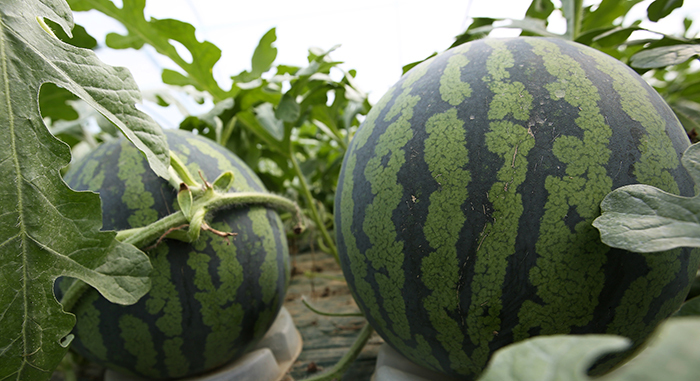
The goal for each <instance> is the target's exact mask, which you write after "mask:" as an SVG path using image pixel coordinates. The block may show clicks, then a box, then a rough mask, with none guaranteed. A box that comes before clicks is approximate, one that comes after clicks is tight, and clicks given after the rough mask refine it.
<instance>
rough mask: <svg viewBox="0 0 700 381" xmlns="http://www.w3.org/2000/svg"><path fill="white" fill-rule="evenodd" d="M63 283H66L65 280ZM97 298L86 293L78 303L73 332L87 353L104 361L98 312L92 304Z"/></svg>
mask: <svg viewBox="0 0 700 381" xmlns="http://www.w3.org/2000/svg"><path fill="white" fill-rule="evenodd" d="M63 283H66V281H65V278H64V281H63ZM98 296H99V294H98V293H97V292H96V291H94V290H93V291H91V292H87V293H86V294H85V296H84V297H83V300H81V301H80V304H79V307H78V308H79V310H78V312H77V313H76V324H75V331H76V336H78V337H79V338H80V341H81V342H82V343H83V346H85V349H87V350H88V352H90V353H92V354H93V355H94V356H95V357H97V358H98V359H100V360H106V359H107V347H105V345H104V340H103V338H102V333H101V332H100V310H98V309H97V308H95V305H94V304H93V303H95V301H96V300H97V299H98Z"/></svg>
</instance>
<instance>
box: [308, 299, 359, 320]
mask: <svg viewBox="0 0 700 381" xmlns="http://www.w3.org/2000/svg"><path fill="white" fill-rule="evenodd" d="M301 302H302V303H304V306H306V308H308V309H310V310H311V311H312V312H313V313H315V314H317V315H321V316H339V317H348V316H353V317H363V316H365V315H364V314H363V313H362V312H345V313H335V312H324V311H321V310H318V309H316V308H315V307H313V306H312V305H311V304H310V303H309V302H308V301H307V300H306V296H302V297H301Z"/></svg>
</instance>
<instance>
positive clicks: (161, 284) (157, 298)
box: [145, 245, 190, 377]
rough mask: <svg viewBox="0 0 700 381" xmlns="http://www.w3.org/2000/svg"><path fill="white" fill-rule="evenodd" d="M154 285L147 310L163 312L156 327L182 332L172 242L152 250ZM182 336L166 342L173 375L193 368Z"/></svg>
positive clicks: (167, 361)
mask: <svg viewBox="0 0 700 381" xmlns="http://www.w3.org/2000/svg"><path fill="white" fill-rule="evenodd" d="M150 254H151V264H152V265H153V272H152V273H151V281H152V282H153V286H152V287H151V290H150V291H149V293H148V297H147V299H146V302H145V304H146V311H147V312H148V313H149V314H151V315H157V314H161V316H160V317H159V318H158V319H157V320H156V327H158V329H159V330H160V331H161V332H163V333H164V334H165V336H166V337H168V338H173V337H177V336H180V335H182V304H181V303H180V295H178V292H177V290H176V289H175V285H174V284H173V282H172V279H171V276H170V262H169V260H168V246H167V245H159V246H158V247H156V248H155V249H154V250H153V251H152V252H151V253H150ZM181 341H182V340H180V343H178V341H177V340H172V339H168V340H165V342H164V343H163V351H164V353H166V356H165V366H166V368H167V369H168V375H169V376H171V377H178V376H182V375H183V374H184V373H185V372H187V369H188V368H189V365H190V364H189V361H187V358H186V357H185V356H184V354H183V353H182V343H181Z"/></svg>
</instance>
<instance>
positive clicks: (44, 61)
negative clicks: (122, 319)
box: [0, 0, 168, 380]
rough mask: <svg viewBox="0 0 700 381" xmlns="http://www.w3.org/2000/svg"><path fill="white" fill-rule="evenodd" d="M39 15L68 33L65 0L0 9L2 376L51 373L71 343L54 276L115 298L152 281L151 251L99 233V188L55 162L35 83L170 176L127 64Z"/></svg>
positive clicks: (134, 296)
mask: <svg viewBox="0 0 700 381" xmlns="http://www.w3.org/2000/svg"><path fill="white" fill-rule="evenodd" d="M44 18H48V19H51V20H53V21H54V22H56V23H58V24H60V25H61V27H62V28H63V29H64V31H65V32H66V33H67V34H70V29H71V27H72V25H73V20H72V15H71V11H70V9H69V8H68V6H67V4H66V3H65V2H64V1H59V0H42V1H36V0H27V1H22V2H12V3H11V4H5V5H4V6H3V7H1V8H0V33H2V34H1V35H0V72H1V74H2V75H0V89H1V90H0V96H1V98H2V102H0V103H1V104H2V106H0V126H2V128H0V140H2V141H3V144H4V145H3V148H4V149H3V150H2V160H0V163H2V164H1V165H0V178H2V179H3V181H2V182H0V195H2V197H0V209H1V210H2V213H1V214H0V242H1V244H0V263H2V266H0V278H1V279H2V287H0V306H1V307H0V358H1V361H0V379H3V380H4V379H9V378H12V379H17V380H45V379H48V378H49V377H50V376H51V372H52V370H53V369H54V368H55V367H56V366H57V365H58V363H59V362H60V361H61V359H62V358H63V356H64V355H65V353H66V351H67V350H68V348H67V347H68V345H69V343H70V340H71V339H70V336H68V335H69V333H70V331H71V329H72V327H73V324H74V322H75V317H74V316H72V315H71V314H68V313H65V312H64V311H63V309H62V307H61V305H60V304H59V303H58V301H57V300H56V298H55V296H54V293H53V285H54V281H55V280H56V278H58V277H59V276H67V277H73V278H78V279H80V280H83V281H85V282H86V283H88V284H90V285H92V286H93V287H95V288H97V289H98V290H99V291H100V292H101V293H102V294H103V295H104V296H105V297H106V298H108V299H109V300H111V301H113V302H115V303H121V304H129V303H134V302H136V301H137V300H138V298H140V297H141V296H142V295H144V294H145V293H146V292H147V291H148V289H149V287H150V281H149V278H148V274H149V272H150V268H151V266H150V262H149V260H148V257H147V256H146V255H144V254H143V253H142V252H141V251H139V250H138V249H136V248H135V247H133V246H131V245H126V244H122V243H120V242H118V241H116V240H115V239H114V236H115V233H113V232H100V231H99V229H100V227H101V226H102V218H101V213H100V199H99V196H98V195H97V194H94V193H86V192H74V191H72V190H71V189H70V188H68V187H67V186H66V184H65V183H64V182H63V180H62V178H61V176H60V173H59V170H60V169H61V168H62V167H64V166H66V165H67V164H68V163H69V162H70V157H71V155H70V151H69V149H68V146H67V145H65V144H63V143H61V142H60V141H58V140H57V139H56V138H55V137H54V136H53V135H51V133H49V131H48V129H47V127H46V125H45V124H44V123H43V120H42V117H41V114H40V112H39V99H38V97H39V90H40V87H41V85H42V84H43V83H47V82H52V83H54V84H56V85H59V86H61V87H63V88H65V89H68V90H70V91H71V92H72V93H74V94H76V95H77V96H78V97H80V98H82V99H83V100H85V101H86V102H87V103H88V104H90V105H91V106H93V107H94V108H96V109H98V110H99V111H100V112H101V113H102V114H104V115H105V116H106V117H108V118H109V119H110V120H111V121H112V122H114V123H115V124H117V125H118V126H120V127H121V128H122V130H123V131H124V132H125V134H126V135H127V136H129V137H130V138H131V139H132V141H134V142H135V143H137V146H139V147H140V148H141V149H142V150H143V151H145V153H146V156H147V157H148V158H149V160H151V165H153V166H154V168H155V169H156V170H157V171H159V172H160V173H161V174H165V175H167V164H166V163H167V157H168V151H167V148H166V149H163V146H164V144H161V143H165V140H164V138H163V137H162V132H161V131H160V129H159V128H158V126H157V125H155V124H154V123H153V122H152V121H150V119H147V117H146V116H145V114H142V113H141V112H139V111H138V110H137V109H136V108H135V107H134V106H133V104H134V103H135V102H137V101H138V100H139V98H138V94H139V93H138V89H137V88H136V85H135V83H134V82H133V80H132V79H131V77H130V75H129V73H128V71H127V70H125V69H119V68H113V67H110V66H107V65H105V64H103V63H102V62H100V61H99V59H98V58H97V57H96V56H95V54H94V53H93V52H92V51H91V50H86V49H81V48H77V47H74V46H71V45H69V44H66V43H63V42H61V41H60V40H59V39H58V38H57V37H55V35H54V34H53V33H52V32H51V30H50V29H49V28H48V26H46V23H45V22H44V21H43V20H44ZM127 125H129V127H127ZM161 139H162V140H161ZM163 160H166V163H163Z"/></svg>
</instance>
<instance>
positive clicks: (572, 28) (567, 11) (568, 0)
mask: <svg viewBox="0 0 700 381" xmlns="http://www.w3.org/2000/svg"><path fill="white" fill-rule="evenodd" d="M562 10H563V11H564V17H566V34H565V36H566V38H567V39H569V40H571V41H574V40H576V38H577V37H578V36H579V35H580V34H581V24H582V22H583V0H562Z"/></svg>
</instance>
